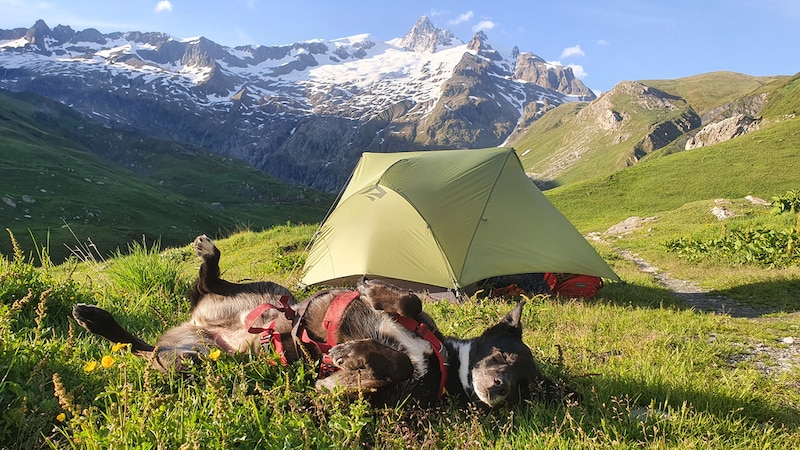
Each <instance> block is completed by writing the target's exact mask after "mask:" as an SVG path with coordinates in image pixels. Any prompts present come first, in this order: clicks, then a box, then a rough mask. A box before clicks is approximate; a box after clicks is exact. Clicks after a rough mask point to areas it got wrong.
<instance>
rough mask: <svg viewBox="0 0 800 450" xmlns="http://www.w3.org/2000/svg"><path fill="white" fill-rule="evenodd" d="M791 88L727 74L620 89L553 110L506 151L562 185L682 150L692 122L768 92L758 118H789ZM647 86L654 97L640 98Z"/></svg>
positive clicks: (780, 81) (543, 179)
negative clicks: (514, 154)
mask: <svg viewBox="0 0 800 450" xmlns="http://www.w3.org/2000/svg"><path fill="white" fill-rule="evenodd" d="M787 83H788V84H787ZM791 85H792V83H791V80H790V79H788V78H787V77H753V76H749V75H742V74H736V73H731V72H713V73H708V74H703V75H697V76H694V77H687V78H681V79H675V80H648V81H642V82H638V83H630V82H623V83H620V84H619V85H617V86H616V87H615V88H614V89H612V90H611V91H609V92H607V93H605V94H603V95H602V96H601V97H600V98H599V99H598V100H595V101H594V102H591V103H581V104H563V105H561V106H559V107H558V108H555V109H554V110H552V111H550V112H548V113H547V114H545V116H544V117H542V119H540V120H538V121H537V122H535V123H534V124H533V125H532V126H531V127H530V129H529V130H528V131H527V133H525V134H524V135H522V136H521V137H519V138H518V139H516V140H515V141H513V142H510V145H512V146H513V147H514V148H516V149H517V152H518V153H519V154H520V157H521V160H522V163H523V165H524V167H525V168H526V171H527V172H528V173H529V174H530V175H531V176H532V177H533V178H534V179H536V180H539V181H540V185H542V186H544V187H551V186H559V185H569V184H571V183H576V182H581V181H584V180H589V179H592V178H594V177H596V176H609V175H611V174H614V173H616V172H618V171H620V170H623V169H625V168H626V167H630V166H633V165H635V164H639V163H641V162H642V161H643V160H646V159H649V158H654V157H661V156H663V155H666V154H670V153H675V152H679V151H682V150H683V148H684V145H685V141H686V139H687V138H688V136H689V134H690V133H691V132H689V133H687V131H689V129H688V125H689V124H690V123H694V124H695V126H699V116H702V115H705V114H707V113H709V112H710V111H711V110H713V109H714V108H722V107H725V105H728V104H730V103H731V102H735V101H737V100H739V99H743V98H747V97H751V96H754V95H756V94H760V93H767V94H768V97H767V102H766V105H765V108H764V111H763V114H764V117H767V118H769V117H775V116H777V115H778V114H789V113H790V112H791V111H792V110H793V106H792V105H793V102H794V103H796V102H795V101H794V100H792V99H793V98H794V97H796V96H797V93H796V92H795V91H793V90H792V88H784V89H783V90H781V86H791ZM646 87H650V88H655V89H658V90H659V91H661V94H658V92H655V93H650V94H648V96H642V93H641V92H640V91H639V90H638V89H641V88H646ZM781 92H783V94H781ZM652 94H655V95H661V98H658V97H652V96H649V95H652ZM784 96H785V97H786V99H783V100H781V99H782V98H783V97H784ZM781 111H786V112H781ZM696 129H698V128H695V130H696Z"/></svg>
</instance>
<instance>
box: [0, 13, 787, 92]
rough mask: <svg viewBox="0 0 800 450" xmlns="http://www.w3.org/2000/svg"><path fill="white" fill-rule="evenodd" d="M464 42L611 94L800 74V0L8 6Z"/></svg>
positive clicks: (108, 20)
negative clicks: (517, 54)
mask: <svg viewBox="0 0 800 450" xmlns="http://www.w3.org/2000/svg"><path fill="white" fill-rule="evenodd" d="M423 15H425V16H428V17H429V18H430V19H431V20H432V21H433V22H434V24H435V25H436V26H437V27H439V28H448V29H450V30H452V31H453V32H454V33H455V34H456V36H458V37H459V38H461V39H462V40H464V41H467V40H469V39H470V37H471V36H472V35H473V34H474V32H475V31H477V30H483V31H484V32H485V33H486V34H487V35H488V36H489V40H490V42H491V43H492V44H493V45H495V46H496V47H498V48H511V47H512V46H514V45H516V46H518V47H519V48H520V50H522V51H529V52H533V53H535V54H537V55H539V56H540V57H542V58H544V59H546V60H548V61H558V62H560V63H561V64H564V65H572V66H573V68H574V70H575V72H576V74H578V75H579V76H580V77H581V79H582V80H583V81H584V83H586V85H588V86H589V87H590V88H592V89H594V90H596V91H598V92H601V91H606V90H609V89H611V88H612V87H613V86H614V85H615V84H616V83H618V82H619V81H622V80H645V79H671V78H680V77H685V76H690V75H697V74H701V73H706V72H711V71H717V70H729V71H734V72H741V73H746V74H750V75H794V74H795V73H797V72H800V31H798V30H800V0H671V1H662V0H576V1H570V0H561V1H558V0H546V1H539V0H524V1H520V0H514V1H511V0H494V1H492V0H475V1H473V0H459V1H437V0H429V1H423V0H396V1H395V2H385V1H381V0H371V1H360V0H359V1H348V0H339V1H331V0H326V1H318V0H303V1H287V0H281V1H275V0H271V1H267V0H226V1H221V0H214V1H212V0H160V1H159V0H127V1H118V0H81V1H74V0H0V28H2V29H9V28H18V27H23V28H28V27H30V26H31V25H33V23H34V22H35V21H36V20H37V19H44V20H45V22H47V24H48V25H49V26H50V27H54V26H56V25H58V24H62V25H70V26H71V27H72V28H74V29H76V30H83V29H85V28H97V29H98V30H100V31H102V32H104V33H107V32H111V31H162V32H165V33H168V34H170V35H172V36H174V37H176V38H187V37H194V36H205V37H207V38H209V39H211V40H213V41H215V42H218V43H220V44H223V45H228V46H236V45H243V44H261V45H278V44H287V43H292V42H297V41H302V40H310V39H335V38H340V37H347V36H352V35H355V34H362V33H371V34H373V35H374V36H376V37H377V38H378V39H380V40H382V41H387V40H389V39H393V38H396V37H402V36H403V35H404V34H405V33H406V32H407V31H408V30H409V29H410V28H411V26H412V25H413V24H414V22H415V21H416V20H417V19H418V18H419V17H420V16H423Z"/></svg>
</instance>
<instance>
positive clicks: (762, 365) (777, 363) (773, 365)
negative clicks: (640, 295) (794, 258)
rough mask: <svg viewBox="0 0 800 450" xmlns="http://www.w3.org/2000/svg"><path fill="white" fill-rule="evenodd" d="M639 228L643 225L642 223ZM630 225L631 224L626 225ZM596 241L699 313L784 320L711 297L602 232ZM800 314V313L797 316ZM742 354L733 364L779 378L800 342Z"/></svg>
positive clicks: (755, 347) (754, 347) (786, 340)
mask: <svg viewBox="0 0 800 450" xmlns="http://www.w3.org/2000/svg"><path fill="white" fill-rule="evenodd" d="M638 222H639V223H638V224H637V225H640V224H641V222H640V221H638ZM627 225H630V223H628V224H626V226H627ZM588 237H589V238H590V239H592V240H596V241H600V242H603V243H605V244H606V245H608V247H609V248H611V249H612V250H614V251H615V252H616V253H617V254H618V255H620V256H621V257H622V258H625V259H627V260H628V261H632V262H633V263H634V264H636V266H637V267H639V269H640V270H641V271H642V272H644V273H649V274H651V275H652V276H653V278H654V279H655V280H656V281H657V282H658V283H659V284H660V285H662V286H664V287H665V288H666V289H669V290H670V291H671V292H672V293H673V294H674V295H675V296H676V297H678V298H680V299H681V300H683V301H685V302H686V304H688V305H690V306H692V307H694V308H696V309H697V310H699V311H705V312H713V313H716V314H726V315H728V316H730V317H742V318H747V319H752V320H759V321H770V320H780V319H776V318H765V317H763V316H764V315H765V314H769V313H772V312H776V311H772V310H768V309H756V308H753V307H750V306H748V305H743V304H741V303H739V302H737V301H736V300H733V299H731V298H727V297H724V296H718V295H710V294H709V292H708V290H707V289H704V288H702V287H700V286H698V285H697V284H695V283H693V282H691V281H686V280H679V279H677V278H673V277H671V276H670V275H669V273H667V272H664V271H662V270H660V269H659V268H658V267H655V266H653V265H652V264H650V263H648V262H647V261H645V260H644V259H643V258H641V257H639V256H638V255H636V254H634V253H632V252H631V251H630V250H627V249H621V248H618V247H616V246H614V245H613V244H612V243H611V242H608V240H606V239H604V238H603V236H602V235H600V234H599V233H592V234H591V235H590V236H588ZM793 314H800V313H793ZM715 338H716V336H713V335H712V336H710V337H709V339H715ZM741 346H742V352H741V353H740V354H738V355H733V356H732V357H731V359H730V360H729V363H730V364H732V365H737V364H739V363H742V362H745V361H749V362H750V363H752V364H755V366H756V367H758V369H759V371H761V372H762V373H764V374H765V375H768V376H771V375H777V374H781V373H786V372H790V371H792V370H793V367H795V366H796V365H797V364H798V362H800V339H797V338H795V337H790V336H786V337H781V338H779V339H778V345H777V346H776V345H774V343H773V344H768V343H764V342H756V341H754V340H753V341H751V342H746V343H742V344H741ZM763 356H768V357H769V359H771V361H769V360H764V358H763Z"/></svg>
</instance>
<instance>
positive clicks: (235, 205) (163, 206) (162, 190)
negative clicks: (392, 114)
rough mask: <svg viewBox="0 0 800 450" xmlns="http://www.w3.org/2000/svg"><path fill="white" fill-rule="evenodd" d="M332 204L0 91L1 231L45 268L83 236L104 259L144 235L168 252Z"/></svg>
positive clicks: (199, 154) (195, 152)
mask: <svg viewBox="0 0 800 450" xmlns="http://www.w3.org/2000/svg"><path fill="white" fill-rule="evenodd" d="M331 202H332V197H331V196H330V195H327V194H323V193H319V192H316V191H313V190H310V189H303V188H297V187H292V186H289V185H287V184H285V183H282V182H280V181H278V180H276V179H274V178H271V177H269V176H267V175H265V174H263V173H262V172H260V171H258V170H256V169H253V168H252V167H250V166H248V165H246V164H244V163H242V162H239V161H236V160H233V159H230V158H224V157H221V156H218V155H215V154H211V153H209V152H206V151H204V150H202V149H199V148H193V147H189V146H185V145H180V144H176V143H174V142H170V141H164V140H156V139H150V138H145V137H142V136H139V135H136V134H134V133H130V132H125V131H119V130H112V129H108V128H103V127H100V126H96V125H93V124H91V123H90V122H88V121H86V120H84V119H83V118H81V117H79V116H77V115H76V114H74V113H73V112H72V111H70V110H69V109H68V108H66V107H65V106H63V105H60V104H58V103H55V102H51V101H48V100H44V99H41V98H37V97H33V96H30V95H24V94H22V95H18V94H13V95H12V94H8V93H0V217H1V218H2V220H1V221H0V222H2V223H0V225H2V226H3V228H9V229H10V230H11V231H12V232H13V233H14V235H15V236H16V237H17V239H19V241H20V243H21V244H22V245H23V248H24V249H25V250H26V251H29V252H32V251H35V250H36V247H39V248H41V247H42V246H46V247H48V248H49V249H50V252H51V256H52V258H53V260H54V261H60V260H61V259H63V258H64V257H65V256H67V255H68V254H69V250H68V249H67V248H66V247H65V245H67V246H70V247H73V248H74V247H75V246H76V245H77V244H80V243H85V242H86V241H85V240H86V239H90V240H91V241H92V242H93V243H94V244H95V245H96V246H97V249H98V251H100V252H101V254H107V253H108V252H111V251H113V250H115V249H116V248H117V247H122V248H125V246H126V245H127V244H128V243H130V242H132V241H141V240H142V238H143V237H146V239H147V240H148V242H153V241H156V240H159V239H160V241H161V243H162V245H164V246H171V245H182V244H185V243H186V242H187V240H189V239H191V238H192V237H194V236H195V235H197V234H200V233H208V234H215V235H216V234H223V235H226V234H229V233H230V232H232V231H234V230H237V229H243V228H253V229H261V228H267V227H270V226H273V225H276V224H283V223H287V222H295V223H297V222H318V221H320V220H321V219H322V218H323V217H324V215H325V213H326V211H327V210H328V208H329V206H330V204H331ZM73 233H74V236H73ZM31 236H32V237H31ZM34 240H35V245H34ZM10 250H11V249H10V244H9V240H8V239H2V240H0V251H1V252H3V253H6V254H8V252H10Z"/></svg>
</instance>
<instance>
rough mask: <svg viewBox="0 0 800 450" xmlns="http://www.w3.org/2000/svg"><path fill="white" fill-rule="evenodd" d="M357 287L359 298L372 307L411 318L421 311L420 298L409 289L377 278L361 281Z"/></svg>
mask: <svg viewBox="0 0 800 450" xmlns="http://www.w3.org/2000/svg"><path fill="white" fill-rule="evenodd" d="M357 289H358V291H359V293H360V294H361V298H363V299H364V300H365V301H366V302H367V303H369V305H370V306H372V308H374V309H377V310H380V311H386V312H387V313H389V314H397V315H399V316H403V317H412V318H415V317H417V316H418V315H419V314H420V313H421V312H422V300H420V299H419V297H418V296H417V295H416V294H414V293H413V292H411V291H409V290H403V289H400V288H399V287H397V286H393V285H391V284H389V283H386V282H383V281H379V280H366V281H364V282H361V283H359V284H358V288H357Z"/></svg>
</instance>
